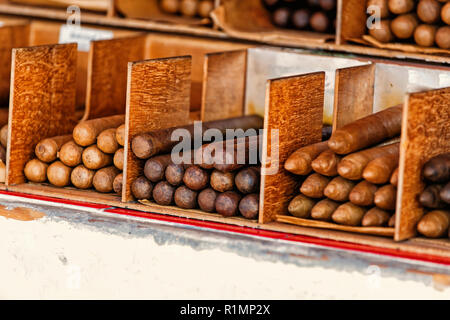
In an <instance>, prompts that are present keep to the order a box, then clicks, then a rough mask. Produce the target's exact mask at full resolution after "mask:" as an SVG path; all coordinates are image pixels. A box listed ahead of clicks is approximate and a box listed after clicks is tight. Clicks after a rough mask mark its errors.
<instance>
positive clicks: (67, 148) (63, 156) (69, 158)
mask: <svg viewBox="0 0 450 320" xmlns="http://www.w3.org/2000/svg"><path fill="white" fill-rule="evenodd" d="M82 154H83V148H82V147H80V146H79V145H77V144H76V143H75V141H69V142H66V143H65V144H64V145H63V146H62V147H61V149H60V151H59V155H58V156H59V160H61V162H62V163H64V164H65V165H66V166H69V167H76V166H78V165H79V164H80V163H81V162H82Z"/></svg>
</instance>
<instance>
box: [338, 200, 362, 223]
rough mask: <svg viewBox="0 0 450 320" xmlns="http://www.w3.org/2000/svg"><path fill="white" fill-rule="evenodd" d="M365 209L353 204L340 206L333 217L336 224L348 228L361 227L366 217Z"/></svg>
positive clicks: (348, 203)
mask: <svg viewBox="0 0 450 320" xmlns="http://www.w3.org/2000/svg"><path fill="white" fill-rule="evenodd" d="M364 211H365V209H363V208H361V207H359V206H356V205H354V204H353V203H351V202H347V203H344V204H343V205H341V206H339V207H338V208H337V209H336V211H334V213H333V215H332V219H333V221H334V222H336V223H338V224H342V225H348V226H359V225H360V224H361V220H362V218H363V216H364Z"/></svg>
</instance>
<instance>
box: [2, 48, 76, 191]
mask: <svg viewBox="0 0 450 320" xmlns="http://www.w3.org/2000/svg"><path fill="white" fill-rule="evenodd" d="M76 57H77V47H76V45H75V44H67V45H49V46H40V47H28V48H22V49H13V54H12V60H13V62H12V76H11V82H12V83H11V97H10V110H9V132H8V148H7V157H8V161H7V164H6V185H12V184H19V183H23V182H25V176H24V174H23V168H24V166H25V163H26V162H27V161H29V160H30V159H31V158H32V157H33V154H34V148H35V147H36V144H37V143H38V142H39V141H41V140H42V139H44V138H49V137H54V136H59V135H64V134H69V133H71V131H72V129H73V127H74V125H75V122H76V121H75V117H74V115H75V94H76V82H75V81H76Z"/></svg>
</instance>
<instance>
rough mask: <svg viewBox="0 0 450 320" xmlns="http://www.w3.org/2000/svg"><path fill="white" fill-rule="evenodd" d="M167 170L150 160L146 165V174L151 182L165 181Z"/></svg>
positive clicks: (160, 164) (157, 162)
mask: <svg viewBox="0 0 450 320" xmlns="http://www.w3.org/2000/svg"><path fill="white" fill-rule="evenodd" d="M165 171H166V168H165V167H164V165H163V164H162V163H160V162H159V161H154V160H153V159H151V158H150V159H148V160H147V161H146V163H145V167H144V174H145V176H146V177H147V179H148V180H150V181H151V182H158V181H161V180H162V179H164V174H165Z"/></svg>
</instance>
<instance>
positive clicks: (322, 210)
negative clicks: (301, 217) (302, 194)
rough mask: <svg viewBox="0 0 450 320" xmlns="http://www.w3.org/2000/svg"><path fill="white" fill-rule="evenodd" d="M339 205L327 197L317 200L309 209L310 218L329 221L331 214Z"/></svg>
mask: <svg viewBox="0 0 450 320" xmlns="http://www.w3.org/2000/svg"><path fill="white" fill-rule="evenodd" d="M338 207H339V204H338V203H337V202H334V201H332V200H329V199H324V200H321V201H319V202H318V203H317V204H316V205H315V206H314V207H313V208H312V210H311V218H313V219H315V220H324V221H330V220H331V215H332V214H333V212H334V211H335V210H336V209H337V208H338Z"/></svg>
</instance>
